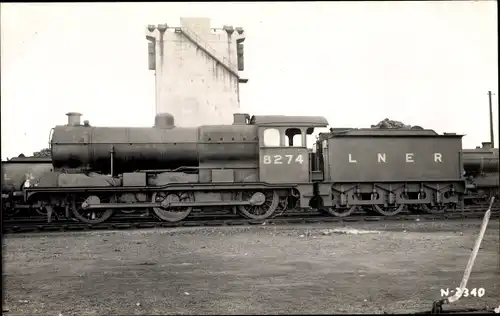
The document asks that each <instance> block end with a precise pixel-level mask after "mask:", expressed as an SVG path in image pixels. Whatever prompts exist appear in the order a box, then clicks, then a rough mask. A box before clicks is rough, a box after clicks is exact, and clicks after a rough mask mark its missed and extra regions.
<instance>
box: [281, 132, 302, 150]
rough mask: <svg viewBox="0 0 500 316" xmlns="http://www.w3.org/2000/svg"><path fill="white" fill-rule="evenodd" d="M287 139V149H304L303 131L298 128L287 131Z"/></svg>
mask: <svg viewBox="0 0 500 316" xmlns="http://www.w3.org/2000/svg"><path fill="white" fill-rule="evenodd" d="M285 135H286V139H285V146H286V147H303V146H304V144H302V131H301V130H300V129H298V128H288V129H287V130H286V131H285Z"/></svg>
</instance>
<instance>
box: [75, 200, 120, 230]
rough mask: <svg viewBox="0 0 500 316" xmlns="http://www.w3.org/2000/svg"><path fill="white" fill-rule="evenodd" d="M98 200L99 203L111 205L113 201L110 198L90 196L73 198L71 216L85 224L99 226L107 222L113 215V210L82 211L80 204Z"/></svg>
mask: <svg viewBox="0 0 500 316" xmlns="http://www.w3.org/2000/svg"><path fill="white" fill-rule="evenodd" d="M90 199H92V200H99V202H101V203H113V202H114V199H113V198H110V197H104V196H103V197H102V198H99V197H98V196H95V195H91V196H88V197H85V196H74V197H73V201H72V204H71V212H72V213H73V215H74V216H75V217H76V218H77V219H78V220H79V221H81V222H84V223H86V224H100V223H102V222H105V221H107V220H108V219H110V218H111V216H113V214H114V210H109V209H108V210H106V209H83V208H82V203H83V202H85V201H86V200H90Z"/></svg>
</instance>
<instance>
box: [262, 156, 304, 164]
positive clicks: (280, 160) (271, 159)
mask: <svg viewBox="0 0 500 316" xmlns="http://www.w3.org/2000/svg"><path fill="white" fill-rule="evenodd" d="M262 158H263V162H264V164H265V165H282V164H288V165H289V164H292V163H298V164H303V163H304V157H303V156H302V155H301V154H300V155H264V156H262Z"/></svg>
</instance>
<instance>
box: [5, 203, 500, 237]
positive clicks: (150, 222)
mask: <svg viewBox="0 0 500 316" xmlns="http://www.w3.org/2000/svg"><path fill="white" fill-rule="evenodd" d="M481 210H484V209H483V208H481ZM483 215H484V212H481V211H479V209H474V210H471V209H467V210H466V211H456V210H455V211H453V212H444V213H441V214H418V215H417V214H400V215H396V216H375V215H363V214H356V215H352V216H349V217H331V216H325V215H320V213H312V214H311V213H309V214H305V213H296V214H294V213H291V214H283V215H281V216H278V217H274V218H271V219H267V220H252V219H245V218H242V217H241V216H237V215H232V214H195V216H191V217H188V218H186V219H185V220H183V221H180V222H175V223H170V222H160V221H158V220H156V219H154V218H152V217H150V216H147V217H145V216H138V215H122V216H117V217H114V218H112V219H110V220H109V221H107V222H105V223H101V224H96V225H89V224H84V223H82V222H77V221H72V220H58V221H56V222H53V223H47V222H46V220H43V219H41V218H27V219H22V220H4V221H3V227H2V233H3V234H16V233H28V232H29V233H36V232H55V231H59V232H60V231H67V232H70V231H97V230H113V229H145V228H167V227H201V226H205V227H216V226H242V225H284V224H311V223H352V222H374V221H384V222H389V221H416V220H419V221H424V222H425V221H435V220H461V219H479V218H481V217H482V216H483ZM491 218H500V209H499V208H493V209H492V213H491Z"/></svg>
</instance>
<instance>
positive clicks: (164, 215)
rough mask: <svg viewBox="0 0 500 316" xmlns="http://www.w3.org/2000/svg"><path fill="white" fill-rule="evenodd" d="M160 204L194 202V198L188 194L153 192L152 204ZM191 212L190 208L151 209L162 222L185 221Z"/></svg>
mask: <svg viewBox="0 0 500 316" xmlns="http://www.w3.org/2000/svg"><path fill="white" fill-rule="evenodd" d="M162 202H169V203H172V202H194V196H193V194H192V193H190V192H155V193H153V203H162ZM192 210H193V208H192V207H169V208H167V209H164V208H161V207H153V212H154V213H155V215H156V216H157V217H158V218H159V219H160V220H162V221H166V222H179V221H182V220H183V219H185V218H186V217H187V216H188V215H189V213H191V211H192Z"/></svg>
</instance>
